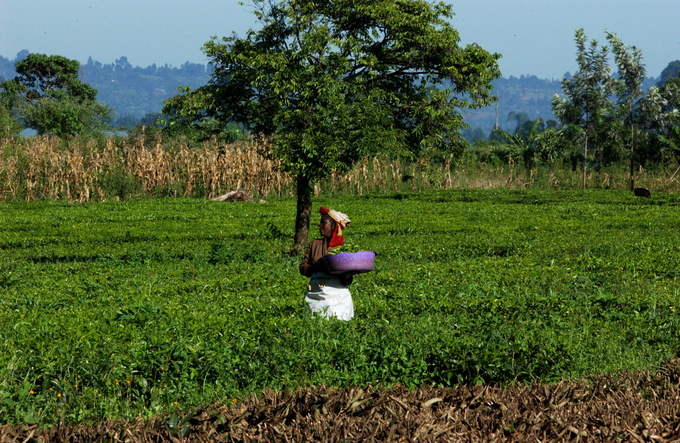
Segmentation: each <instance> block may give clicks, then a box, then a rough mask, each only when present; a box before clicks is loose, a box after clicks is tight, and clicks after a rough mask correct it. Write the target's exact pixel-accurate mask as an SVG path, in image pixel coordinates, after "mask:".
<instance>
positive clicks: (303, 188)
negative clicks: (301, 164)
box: [293, 173, 312, 252]
mask: <svg viewBox="0 0 680 443" xmlns="http://www.w3.org/2000/svg"><path fill="white" fill-rule="evenodd" d="M311 211H312V184H311V181H310V180H309V178H308V177H305V176H304V175H303V174H302V173H298V176H297V212H296V214H295V243H294V244H293V249H294V250H296V251H298V252H301V251H302V250H303V249H304V247H305V245H306V244H307V237H308V235H309V217H310V214H311Z"/></svg>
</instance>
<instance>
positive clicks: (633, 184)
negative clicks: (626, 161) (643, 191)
mask: <svg viewBox="0 0 680 443" xmlns="http://www.w3.org/2000/svg"><path fill="white" fill-rule="evenodd" d="M634 137H635V134H634V133H633V125H632V124H631V125H630V190H631V191H632V190H633V189H635V175H634V174H635V165H634V164H633V154H634V152H633V149H634V146H635V144H634V141H635V139H634Z"/></svg>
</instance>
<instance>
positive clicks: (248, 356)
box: [0, 190, 680, 431]
mask: <svg viewBox="0 0 680 443" xmlns="http://www.w3.org/2000/svg"><path fill="white" fill-rule="evenodd" d="M314 203H315V206H316V205H324V206H330V207H334V208H338V209H341V210H343V211H344V212H346V213H348V214H349V215H350V217H351V218H352V225H351V226H350V228H349V229H348V230H347V231H346V235H347V237H348V238H349V239H351V241H352V244H353V245H355V246H358V247H359V248H361V249H365V250H374V251H377V252H378V253H379V255H378V259H377V264H376V269H375V270H374V271H373V272H371V273H368V274H363V275H359V276H357V277H356V278H355V283H354V284H353V285H352V287H351V291H352V295H353V298H354V302H355V310H356V318H355V319H354V320H352V321H350V322H340V321H334V320H323V319H316V318H311V317H310V316H309V315H308V313H307V311H306V308H305V306H304V302H303V293H304V288H305V286H306V284H307V279H305V278H304V277H302V276H300V275H299V274H298V271H297V267H298V263H299V260H300V257H299V256H295V255H290V254H289V252H288V247H289V242H290V238H291V237H292V236H293V230H292V227H293V216H292V214H293V212H294V211H293V208H294V206H295V201H294V200H293V199H290V198H289V199H282V200H276V199H274V200H270V202H269V203H267V204H248V203H234V204H229V203H218V202H211V201H205V200H190V199H175V200H172V199H159V200H146V201H136V202H127V203H120V202H109V203H98V204H69V203H59V202H39V203H5V204H2V208H0V209H2V213H3V218H2V219H1V220H0V254H1V256H2V262H0V288H1V289H2V297H0V334H2V337H3V340H2V342H1V343H0V382H1V383H0V416H2V417H3V418H4V420H5V421H10V422H15V421H25V422H29V423H34V422H38V423H42V424H46V423H53V422H56V421H58V420H61V419H63V420H66V421H71V422H76V421H84V420H97V419H100V418H102V417H114V416H134V415H137V414H142V415H150V414H155V413H157V412H158V411H160V410H172V409H178V410H179V409H184V408H187V407H190V406H195V405H200V404H209V403H212V402H214V401H215V400H218V399H219V400H224V399H231V398H235V397H238V396H243V395H248V394H249V393H252V392H258V391H260V390H261V389H263V388H267V387H269V388H274V389H284V388H291V387H295V386H306V385H318V384H321V383H324V384H326V385H329V386H355V385H365V384H374V383H377V384H379V385H388V384H392V383H400V384H405V385H407V386H409V387H417V386H420V385H422V384H426V385H430V384H435V385H438V384H443V385H450V384H454V383H459V382H465V383H500V384H506V383H512V382H517V381H520V382H531V381H534V380H540V381H556V380H559V379H560V378H561V377H568V378H578V377H582V376H585V375H587V374H592V373H599V372H614V371H621V370H633V369H643V368H650V367H653V366H655V365H657V364H658V363H660V362H661V361H663V360H665V359H667V358H670V357H674V356H677V353H678V349H680V335H678V331H680V314H678V312H676V311H677V310H678V308H679V307H680V295H679V294H680V272H679V271H678V270H679V269H680V254H678V251H677V244H680V238H678V235H679V234H678V232H680V231H678V229H677V228H678V226H680V218H679V217H678V215H677V213H678V211H677V209H678V206H679V205H680V200H679V199H678V198H676V196H675V195H671V194H661V193H655V194H653V198H652V199H644V200H642V199H636V198H635V197H634V196H633V195H632V194H630V193H628V192H615V191H606V192H605V191H589V192H567V191H562V192H537V191H508V190H496V191H477V190H456V191H447V192H424V193H419V194H411V193H400V194H386V195H376V196H365V197H339V196H334V197H331V196H326V197H323V198H318V199H316V200H315V202H314ZM286 214H288V215H286ZM59 395H60V396H59ZM175 402H177V404H175ZM38 413H40V414H39V415H38ZM177 427H178V431H179V428H180V426H177Z"/></svg>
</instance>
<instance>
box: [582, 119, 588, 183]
mask: <svg viewBox="0 0 680 443" xmlns="http://www.w3.org/2000/svg"><path fill="white" fill-rule="evenodd" d="M587 186H588V129H586V142H585V145H584V147H583V189H586V187H587Z"/></svg>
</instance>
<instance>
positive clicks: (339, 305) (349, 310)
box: [305, 272, 354, 320]
mask: <svg viewBox="0 0 680 443" xmlns="http://www.w3.org/2000/svg"><path fill="white" fill-rule="evenodd" d="M305 302H307V306H308V307H309V311H310V312H311V313H312V314H317V315H321V316H322V317H326V318H330V317H337V318H339V319H340V320H351V319H352V318H353V317H354V305H353V304H352V294H350V293H349V287H347V286H345V285H343V284H342V283H341V282H340V279H339V278H338V277H336V276H333V275H329V274H326V273H324V272H315V273H314V274H312V277H311V279H310V280H309V285H308V286H307V293H306V294H305Z"/></svg>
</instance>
